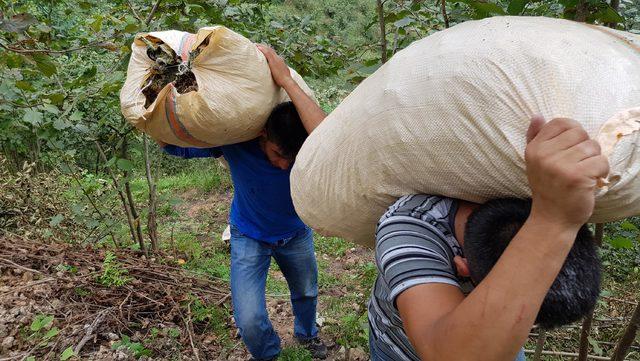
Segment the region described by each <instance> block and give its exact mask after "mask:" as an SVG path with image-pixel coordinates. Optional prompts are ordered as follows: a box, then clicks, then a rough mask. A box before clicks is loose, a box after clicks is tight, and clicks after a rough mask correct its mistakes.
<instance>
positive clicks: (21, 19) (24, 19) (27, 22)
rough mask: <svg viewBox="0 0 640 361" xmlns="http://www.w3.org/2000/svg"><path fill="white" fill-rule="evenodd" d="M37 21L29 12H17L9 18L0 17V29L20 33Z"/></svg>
mask: <svg viewBox="0 0 640 361" xmlns="http://www.w3.org/2000/svg"><path fill="white" fill-rule="evenodd" d="M37 22H38V20H37V19H36V18H35V17H34V16H33V15H31V14H26V13H25V14H17V15H14V16H12V17H11V18H10V19H0V29H2V30H4V31H7V32H10V33H21V32H23V31H25V30H27V28H28V27H29V26H31V25H33V24H35V23H37Z"/></svg>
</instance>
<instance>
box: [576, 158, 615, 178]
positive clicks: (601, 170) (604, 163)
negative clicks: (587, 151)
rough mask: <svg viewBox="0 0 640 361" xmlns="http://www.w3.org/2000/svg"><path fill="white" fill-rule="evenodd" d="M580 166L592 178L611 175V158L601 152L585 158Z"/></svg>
mask: <svg viewBox="0 0 640 361" xmlns="http://www.w3.org/2000/svg"><path fill="white" fill-rule="evenodd" d="M578 166H579V167H580V169H581V170H582V171H583V172H584V175H585V176H588V177H590V178H594V179H597V178H606V177H607V176H608V175H609V160H608V159H607V157H605V156H604V155H601V154H600V155H597V156H594V157H590V158H587V159H584V160H583V161H581V162H580V163H578Z"/></svg>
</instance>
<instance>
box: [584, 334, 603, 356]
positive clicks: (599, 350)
mask: <svg viewBox="0 0 640 361" xmlns="http://www.w3.org/2000/svg"><path fill="white" fill-rule="evenodd" d="M587 340H588V341H589V344H591V346H592V347H593V352H595V353H596V355H602V348H601V347H600V345H598V341H596V340H595V339H594V338H593V337H591V336H589V338H588V339H587Z"/></svg>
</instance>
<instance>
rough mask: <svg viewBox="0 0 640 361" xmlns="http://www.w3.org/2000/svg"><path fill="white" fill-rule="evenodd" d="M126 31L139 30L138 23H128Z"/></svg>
mask: <svg viewBox="0 0 640 361" xmlns="http://www.w3.org/2000/svg"><path fill="white" fill-rule="evenodd" d="M124 31H126V32H127V33H134V32H136V31H138V24H136V23H130V24H127V26H125V27H124Z"/></svg>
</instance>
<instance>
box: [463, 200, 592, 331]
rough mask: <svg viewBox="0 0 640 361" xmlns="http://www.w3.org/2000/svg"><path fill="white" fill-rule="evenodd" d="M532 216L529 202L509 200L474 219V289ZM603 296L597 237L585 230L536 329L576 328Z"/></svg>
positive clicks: (468, 252)
mask: <svg viewBox="0 0 640 361" xmlns="http://www.w3.org/2000/svg"><path fill="white" fill-rule="evenodd" d="M530 211H531V201H530V200H522V199H513V198H507V199H496V200H492V201H489V202H487V203H485V204H483V205H481V206H480V207H478V208H476V209H475V210H474V211H473V212H472V213H471V215H470V216H469V218H468V220H467V224H466V227H465V233H464V246H463V248H464V254H465V257H466V259H467V262H468V267H469V271H470V273H471V279H472V280H473V281H474V282H475V283H479V282H480V281H482V279H484V277H485V276H486V275H487V274H489V271H491V268H493V266H494V265H495V264H496V262H497V261H498V258H500V255H502V253H503V252H504V250H505V248H506V247H507V245H508V244H509V242H510V241H511V239H512V238H513V237H514V236H515V235H516V233H517V232H518V231H519V230H520V227H521V226H522V225H523V224H524V222H525V221H526V220H527V217H529V213H530ZM549 237H553V235H552V234H549ZM514 272H518V270H514ZM599 294H600V259H599V258H598V255H597V252H596V247H595V243H594V239H593V235H592V233H591V231H590V230H589V229H588V228H587V226H586V225H585V226H582V228H581V229H580V231H579V232H578V235H577V237H576V241H575V243H574V245H573V247H572V248H571V250H570V251H569V255H568V256H567V259H566V260H565V262H564V264H563V266H562V269H561V270H560V273H559V274H558V276H557V278H556V279H555V281H554V282H553V285H552V286H551V288H550V289H549V292H548V293H547V295H546V297H545V299H544V301H543V303H542V307H541V308H540V312H539V313H538V317H537V318H536V323H537V324H538V325H540V326H541V327H543V328H553V327H557V326H561V325H564V324H567V323H571V322H574V321H576V320H578V319H580V318H581V317H583V316H585V315H586V314H587V313H588V312H590V311H591V310H592V309H593V307H594V306H595V303H596V300H597V298H598V295H599ZM505 301H508V300H505Z"/></svg>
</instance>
